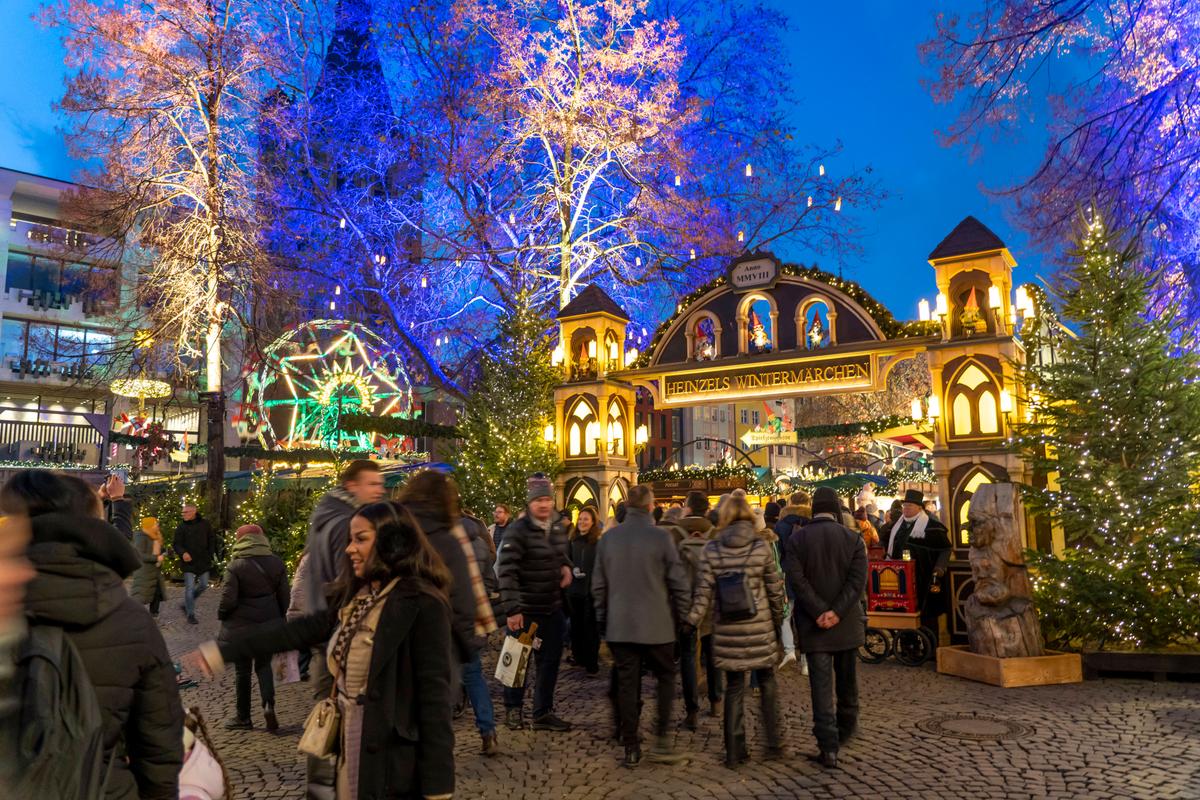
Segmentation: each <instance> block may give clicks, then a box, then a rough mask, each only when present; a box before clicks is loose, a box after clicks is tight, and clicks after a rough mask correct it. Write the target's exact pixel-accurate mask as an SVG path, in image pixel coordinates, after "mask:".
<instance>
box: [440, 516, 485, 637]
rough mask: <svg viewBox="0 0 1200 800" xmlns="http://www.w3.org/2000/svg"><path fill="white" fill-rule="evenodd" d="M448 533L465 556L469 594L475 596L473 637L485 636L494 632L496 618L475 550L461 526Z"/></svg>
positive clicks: (452, 527)
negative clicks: (469, 580) (468, 574)
mask: <svg viewBox="0 0 1200 800" xmlns="http://www.w3.org/2000/svg"><path fill="white" fill-rule="evenodd" d="M450 533H451V534H452V535H453V536H454V538H455V539H456V540H458V544H459V546H461V547H462V549H463V552H464V553H466V554H467V571H468V572H469V573H470V574H471V594H472V595H474V596H475V635H476V636H487V635H488V634H489V633H491V632H492V631H494V630H496V628H497V625H496V617H495V615H494V614H492V601H491V600H489V599H488V594H487V589H485V588H484V586H483V574H482V573H480V571H479V562H477V561H476V560H475V548H474V547H472V546H471V537H470V536H468V535H467V532H466V531H465V530H463V526H462V525H457V524H456V525H452V526H451V527H450Z"/></svg>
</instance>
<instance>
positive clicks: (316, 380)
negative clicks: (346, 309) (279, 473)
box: [247, 320, 413, 450]
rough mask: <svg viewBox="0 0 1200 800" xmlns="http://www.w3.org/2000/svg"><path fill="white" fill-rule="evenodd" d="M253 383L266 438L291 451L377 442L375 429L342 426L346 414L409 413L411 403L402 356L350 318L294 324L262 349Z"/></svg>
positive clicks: (250, 391)
mask: <svg viewBox="0 0 1200 800" xmlns="http://www.w3.org/2000/svg"><path fill="white" fill-rule="evenodd" d="M248 382H249V386H248V392H247V395H248V397H249V398H250V403H249V405H250V406H251V407H252V408H253V409H254V410H255V412H256V416H257V417H258V420H257V422H258V431H259V434H260V436H261V438H263V439H264V442H265V443H266V444H268V445H273V446H278V447H281V448H283V449H285V450H296V449H303V448H314V447H328V448H331V449H339V448H354V449H367V448H372V447H374V446H375V442H374V439H375V435H374V434H371V433H355V432H346V431H342V430H341V429H340V426H339V423H340V421H341V418H342V417H343V416H345V415H347V414H371V415H373V416H377V417H409V416H411V414H412V409H413V403H412V383H411V382H410V380H409V377H408V373H407V371H406V370H405V369H404V365H403V364H402V362H401V361H400V357H399V355H398V354H397V353H396V352H395V350H393V349H392V348H391V347H389V346H388V344H387V343H386V342H385V341H384V340H383V339H382V338H381V337H380V336H379V335H378V334H376V333H375V332H373V331H371V330H370V329H369V328H367V327H365V326H363V325H360V324H358V323H357V322H350V321H347V320H315V321H312V322H306V323H304V324H302V325H299V326H297V327H295V328H293V329H291V330H289V331H288V332H287V333H285V334H283V335H282V336H280V337H279V338H278V339H276V340H275V341H274V342H272V343H271V345H270V346H269V347H267V349H266V350H265V351H264V352H263V362H262V365H261V366H260V367H259V369H258V370H257V371H255V372H254V373H252V374H251V375H250V376H249V378H248ZM391 447H393V448H394V447H396V443H391Z"/></svg>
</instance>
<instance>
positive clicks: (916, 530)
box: [879, 489, 951, 637]
mask: <svg viewBox="0 0 1200 800" xmlns="http://www.w3.org/2000/svg"><path fill="white" fill-rule="evenodd" d="M924 499H925V495H923V494H922V493H921V492H920V491H918V490H916V489H909V490H908V491H906V492H905V493H904V503H903V504H902V505H901V506H900V518H899V519H898V520H896V522H895V523H894V524H893V525H892V527H891V528H889V529H887V530H882V531H880V532H879V539H880V542H881V543H882V544H883V545H884V547H886V548H887V556H888V558H892V559H901V558H904V551H905V550H907V551H909V553H910V554H911V555H912V559H913V561H914V562H916V567H917V569H916V572H917V577H916V580H917V587H916V588H917V608H918V609H920V611H921V624H922V625H924V626H925V627H927V628H929V630H931V631H932V632H933V635H934V637H937V635H938V627H939V618H940V617H941V616H942V614H945V613H946V610H947V608H948V607H949V606H948V603H947V602H946V600H947V595H948V594H949V593H948V592H947V591H946V567H947V565H948V564H949V563H950V549H951V544H950V533H949V531H947V530H946V526H945V525H943V524H942V523H941V522H940V521H939V520H938V519H937V517H931V516H930V515H929V513H928V512H927V511H925V509H924V508H923V507H922V506H923V501H924Z"/></svg>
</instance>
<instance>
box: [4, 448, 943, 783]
mask: <svg viewBox="0 0 1200 800" xmlns="http://www.w3.org/2000/svg"><path fill="white" fill-rule="evenodd" d="M525 488H526V505H525V508H524V509H521V510H519V511H517V513H513V510H512V509H510V508H509V507H508V506H505V505H497V506H496V507H495V509H494V511H493V523H494V524H492V525H491V526H489V527H485V526H484V524H483V523H482V522H481V521H480V520H478V519H477V518H475V517H474V516H472V515H470V514H469V513H467V512H466V511H464V510H463V509H462V508H461V505H460V501H459V496H458V491H457V487H456V485H455V483H454V480H453V478H452V477H450V476H449V475H447V474H445V473H442V472H437V471H433V470H426V471H422V472H419V473H417V474H415V475H413V476H411V477H410V478H409V480H408V481H407V483H406V484H405V485H404V487H403V488H402V490H401V491H400V493H399V495H398V496H397V497H396V498H395V499H386V498H385V495H386V490H385V486H384V476H383V474H382V473H381V472H380V470H379V467H378V465H377V464H376V463H375V462H372V461H368V460H361V461H354V462H352V463H351V464H349V466H347V467H346V468H345V469H344V471H343V472H342V473H341V475H340V481H339V486H338V487H337V488H336V489H334V490H333V491H331V492H329V493H328V495H327V496H325V497H323V498H322V499H321V500H320V502H319V503H318V504H317V506H316V508H315V510H314V512H313V514H312V517H311V520H310V525H309V530H308V538H307V541H306V546H305V550H304V553H303V556H302V557H301V559H300V561H299V563H298V565H297V568H296V571H295V574H294V575H293V576H292V580H291V581H289V578H288V574H287V568H286V566H285V564H284V562H283V561H282V560H281V559H280V558H279V557H278V556H277V555H276V554H275V553H274V552H272V549H271V545H270V540H269V538H268V534H269V533H270V532H269V531H264V530H263V528H262V527H261V526H260V525H258V524H246V525H243V526H241V527H240V528H238V529H237V531H236V536H235V538H234V540H233V544H232V547H231V548H230V551H229V552H228V553H227V554H225V555H226V556H227V561H226V563H225V564H224V570H223V575H222V577H221V581H220V584H219V589H220V593H221V597H220V602H219V604H218V605H217V617H218V619H219V621H220V631H219V635H218V636H217V638H216V640H215V641H211V642H207V643H205V644H203V645H201V646H200V648H199V649H198V650H196V651H195V652H193V653H189V654H187V655H186V656H185V657H183V659H182V661H183V669H184V670H187V671H192V672H194V673H196V674H197V675H198V676H204V677H212V676H214V675H216V674H218V673H220V672H222V671H223V670H225V669H230V668H231V669H233V670H234V672H235V675H236V678H235V690H236V691H235V709H234V714H233V716H232V717H230V718H229V719H228V720H226V722H225V726H226V727H227V728H230V729H234V730H249V729H253V728H254V727H255V725H256V724H257V721H258V720H257V717H256V715H255V713H254V712H253V709H252V702H251V701H252V694H253V687H252V684H253V682H254V679H255V678H257V684H258V695H259V701H260V712H259V716H261V719H262V724H263V726H264V728H265V729H266V730H267V731H268V732H276V731H277V730H278V720H277V716H276V712H275V685H274V684H275V675H276V671H277V670H278V669H279V665H278V663H273V661H278V659H280V658H281V656H282V658H283V663H284V665H285V668H286V665H287V664H289V663H291V665H292V667H293V668H294V670H295V672H296V673H297V674H298V675H299V676H302V677H303V678H304V679H306V680H308V681H309V685H310V686H311V687H312V690H313V703H314V707H313V709H312V713H311V714H309V717H308V720H307V721H306V723H305V730H304V734H303V736H302V738H301V740H300V746H301V749H302V751H304V752H305V753H307V765H306V778H307V781H308V784H309V789H308V793H307V796H309V797H327V798H335V799H336V800H358V798H363V799H364V800H365V798H370V797H384V796H387V797H412V798H449V797H451V796H452V795H453V792H454V772H455V771H454V732H453V728H454V716H455V713H456V710H465V706H466V705H469V706H470V708H471V711H472V713H473V715H474V722H475V727H476V729H477V730H478V732H479V736H480V752H481V754H482V755H483V756H485V757H493V756H496V755H497V754H498V753H500V751H501V742H500V737H499V735H498V732H497V718H496V709H495V708H494V707H493V700H492V686H493V685H494V684H493V681H491V680H489V678H488V677H487V676H486V675H485V673H484V655H485V653H486V652H487V651H488V649H489V648H492V649H496V648H498V646H499V645H500V643H501V642H500V641H498V640H497V638H496V637H494V636H492V634H493V633H494V632H496V631H498V630H500V629H503V630H504V634H505V635H507V636H510V637H522V636H526V637H527V635H528V633H529V632H531V631H536V639H537V640H538V641H537V642H536V646H535V648H534V649H533V652H532V656H531V659H530V660H531V662H532V663H531V666H530V672H531V673H532V680H531V681H528V683H530V684H531V685H532V697H531V700H530V702H529V703H528V704H527V703H526V699H525V694H526V691H525V685H524V684H523V683H520V682H518V683H517V684H516V685H513V686H504V687H502V691H501V692H500V695H501V696H502V698H503V704H504V717H503V722H504V725H505V727H507V728H508V729H511V730H524V729H532V730H533V731H545V732H550V733H554V732H564V731H569V730H571V729H572V723H571V722H569V721H568V720H565V719H563V718H562V717H560V716H559V715H558V714H557V713H556V711H555V698H556V691H557V683H558V676H559V671H560V669H561V667H562V665H563V662H564V653H565V652H567V651H569V654H570V655H569V656H568V657H567V660H569V661H570V662H571V663H573V664H574V665H575V666H577V667H578V668H579V669H580V670H582V672H583V674H585V675H587V676H596V675H597V674H598V673H599V672H600V670H601V668H602V666H603V661H604V660H603V659H602V657H601V656H602V652H603V651H604V650H605V649H607V652H608V654H609V655H610V656H611V664H612V666H611V671H610V677H609V688H608V693H609V696H610V698H611V701H612V709H613V721H614V733H615V737H616V739H617V740H618V741H619V742H620V744H621V745H622V747H623V750H624V758H623V763H624V765H625V766H627V767H630V768H634V767H637V766H638V765H639V764H640V763H641V762H642V760H643V751H642V744H643V742H642V739H641V733H640V730H641V728H640V716H641V707H642V698H641V688H642V678H643V675H645V674H649V675H651V676H652V677H653V680H654V683H655V687H656V688H655V719H654V720H653V738H652V740H651V742H650V745H649V748H648V752H647V753H646V754H645V758H646V760H648V761H651V762H659V763H675V762H678V761H681V760H684V759H687V758H688V757H689V754H686V753H680V752H677V751H676V750H675V748H674V745H673V737H672V736H671V735H670V730H671V726H672V724H673V721H674V717H673V709H674V706H675V701H676V695H677V693H678V692H679V690H680V689H681V693H682V697H683V703H684V712H685V713H684V718H683V723H682V724H683V725H684V726H685V727H686V728H688V729H690V730H696V729H697V728H698V726H699V724H700V723H699V716H700V713H701V711H702V710H703V708H702V705H701V703H702V700H703V699H705V698H706V699H707V701H708V707H707V713H708V714H710V715H711V716H712V717H716V718H721V720H722V724H723V732H724V760H725V764H726V766H727V767H729V768H730V769H737V768H738V767H740V766H741V765H742V764H744V763H746V762H747V761H749V760H750V758H751V753H750V751H749V749H748V747H747V736H746V722H745V711H744V706H745V702H746V699H745V698H746V695H747V693H748V690H747V687H748V686H749V687H752V688H753V689H754V693H755V694H756V695H757V700H758V702H759V704H760V705H761V715H760V724H761V725H762V728H763V734H764V739H765V740H766V745H767V746H766V750H765V751H764V752H763V753H762V754H761V757H762V758H763V759H764V760H777V759H783V758H785V757H787V751H786V749H785V744H786V740H787V736H786V735H785V733H786V731H785V727H786V726H785V722H784V719H783V716H782V712H781V703H780V698H779V691H780V689H779V683H778V680H777V673H778V671H779V670H781V669H785V668H788V667H789V666H790V665H792V664H797V661H799V663H798V666H797V667H796V668H797V669H801V670H804V671H805V673H806V674H807V675H808V676H809V685H810V691H811V702H812V716H813V734H814V736H815V739H816V742H817V751H816V752H815V753H814V754H813V755H812V758H813V759H814V760H815V761H816V762H817V763H819V764H820V765H822V766H824V767H826V768H836V767H837V766H838V752H839V748H840V746H841V745H842V744H844V743H845V742H846V741H847V740H848V739H849V738H851V737H853V736H854V735H855V734H856V731H857V722H858V690H857V678H856V666H857V651H858V648H859V647H860V646H861V645H862V643H863V638H864V630H865V625H866V621H865V601H864V594H865V586H866V577H867V558H868V550H869V549H878V550H879V551H880V552H882V553H886V555H887V556H888V557H892V558H912V559H913V560H915V561H916V570H917V574H918V585H919V587H924V588H923V589H922V591H921V595H922V596H921V601H922V609H923V614H924V615H927V616H926V618H927V619H928V620H931V621H932V622H933V624H934V625H936V614H938V613H940V612H939V602H940V603H943V604H944V602H945V595H946V593H945V592H941V591H940V586H941V581H942V580H943V576H944V575H945V571H946V566H947V560H948V557H949V552H950V542H949V540H948V538H947V535H946V529H945V527H944V526H942V525H941V523H940V522H939V521H938V520H937V518H936V515H932V514H930V513H928V512H927V511H926V510H925V509H924V508H923V497H922V496H921V495H920V493H919V492H909V493H908V494H906V496H905V498H904V500H903V501H898V502H897V503H896V504H895V505H894V506H893V508H891V509H889V510H888V512H887V515H886V517H885V516H883V515H880V514H879V511H878V509H877V508H876V507H875V505H874V503H873V502H866V503H862V504H861V506H860V507H859V508H858V509H856V510H855V511H851V509H850V508H848V507H847V506H846V504H845V503H844V502H843V501H842V499H841V498H839V496H838V495H837V494H836V493H835V492H834V491H833V490H831V489H825V488H820V489H817V490H816V491H815V492H814V493H813V494H812V496H811V497H810V496H809V495H808V494H807V493H805V492H796V493H795V494H793V495H791V496H790V497H789V498H788V499H787V502H768V503H766V504H765V505H764V506H763V508H761V509H758V508H754V507H752V506H751V503H750V502H749V499H748V498H747V497H746V495H745V493H744V492H741V491H735V492H733V493H731V494H729V495H726V496H722V497H721V498H720V501H719V502H718V503H717V504H716V506H715V507H711V508H710V503H709V498H708V497H707V496H706V495H704V494H703V493H700V492H692V493H691V494H689V495H688V496H687V498H686V500H685V501H684V502H682V503H678V504H671V505H670V507H666V508H664V507H663V504H660V503H659V502H658V501H657V500H656V498H655V497H654V494H653V492H652V490H651V489H650V487H649V486H645V485H638V486H633V487H631V488H630V490H629V492H628V497H627V498H626V500H625V502H624V503H622V504H620V505H619V506H617V507H616V508H615V509H614V510H613V514H612V515H611V516H609V517H608V518H607V519H605V518H603V517H602V515H601V514H600V512H599V511H598V510H597V509H596V508H594V507H587V508H583V509H580V510H578V511H577V513H576V514H575V515H574V516H575V518H574V519H572V518H571V516H570V515H568V514H566V513H564V512H561V511H559V510H557V509H556V508H555V502H554V487H553V484H552V482H551V480H550V479H549V478H547V477H546V476H544V475H540V474H537V475H533V476H531V477H530V478H529V479H528V481H527V484H526V487H525ZM132 506H133V504H132V503H131V502H130V501H129V500H128V499H127V498H126V496H125V487H124V484H123V483H122V481H121V479H120V478H119V477H116V476H113V477H111V478H110V479H109V480H108V481H107V482H106V483H105V484H104V486H103V487H101V488H100V490H99V491H96V490H93V489H92V488H91V487H90V486H88V485H87V484H86V483H85V482H84V481H82V480H80V479H79V478H76V477H72V476H70V475H65V474H59V473H52V472H48V471H42V470H26V471H22V472H20V473H17V474H16V475H15V476H14V477H12V478H10V479H9V481H8V482H7V483H6V484H5V485H4V487H3V489H2V490H0V511H2V512H3V514H4V519H3V523H2V525H3V527H0V651H2V652H4V653H6V654H8V655H7V656H6V657H4V658H0V746H2V747H4V748H6V749H5V750H4V751H3V752H4V754H5V755H7V754H8V753H9V752H11V753H12V754H13V757H12V758H4V759H0V764H3V767H2V768H0V789H2V788H5V785H6V784H7V783H11V784H13V786H14V787H15V788H14V790H13V794H12V795H11V796H17V797H30V798H33V797H38V798H42V797H57V796H64V797H65V796H68V794H69V795H70V796H72V797H105V798H110V799H120V800H124V799H125V798H155V799H157V798H164V799H165V798H168V797H170V798H176V797H181V796H182V797H188V796H196V797H220V796H222V792H223V791H225V790H227V788H228V787H222V786H221V785H215V786H214V785H206V784H205V782H206V781H207V782H208V784H212V783H213V781H214V777H213V776H214V774H219V773H220V766H219V763H218V762H216V760H215V759H211V758H209V759H207V760H205V759H204V758H203V757H202V756H203V755H204V754H205V752H206V750H207V748H208V747H211V743H210V742H206V731H205V730H204V726H203V724H197V723H196V721H195V720H193V719H191V718H188V719H187V720H186V721H185V715H184V711H183V706H182V705H181V702H180V695H179V688H178V687H179V684H178V680H179V678H178V677H177V671H178V670H177V667H176V665H175V664H173V663H172V660H171V658H170V656H169V655H168V652H167V647H166V644H165V643H164V640H163V637H162V635H161V633H160V631H159V629H158V627H157V625H156V624H155V622H154V617H155V616H157V614H158V613H159V608H160V606H161V604H162V603H163V602H164V601H165V600H166V594H167V592H166V582H165V580H164V576H163V573H162V563H163V559H164V555H165V554H166V551H167V545H166V544H165V543H164V536H163V533H162V531H161V530H160V529H159V524H158V521H157V520H155V519H153V518H148V517H147V518H143V519H142V520H141V522H140V525H136V526H135V524H134V518H135V513H134V509H133V507H132ZM170 548H171V550H172V551H173V552H174V553H175V554H176V555H177V556H178V557H179V560H180V565H181V567H182V570H183V574H184V591H183V597H182V604H181V609H182V610H183V612H184V614H185V615H186V619H187V621H188V622H189V623H193V624H195V623H197V622H198V619H197V610H196V600H197V598H198V597H199V596H200V595H201V594H203V592H204V591H206V589H207V588H208V586H209V578H210V574H211V573H212V571H213V569H214V567H215V565H216V560H217V555H218V538H217V535H216V533H215V531H214V529H213V526H212V525H211V524H210V523H209V522H208V521H207V520H205V519H204V518H203V517H202V516H201V515H200V514H199V511H198V509H197V508H196V507H195V506H193V505H185V506H184V507H183V522H182V524H181V525H180V526H179V528H178V530H176V531H174V536H173V537H172V541H171V544H170ZM127 579H128V580H127ZM535 626H536V627H535ZM935 630H936V628H935ZM797 654H800V656H802V658H799V659H798V657H797ZM289 656H290V659H291V661H290V662H289V660H288V659H289ZM46 664H50V665H51V666H52V667H53V669H46V668H44V666H45V665H46ZM55 681H58V682H59V684H60V685H58V686H56V687H55V686H51V685H50V684H53V683H54V682H55ZM67 685H69V686H70V687H72V688H73V689H74V691H73V692H64V691H59V690H61V689H62V688H63V686H67ZM56 691H57V692H58V693H57V694H55V692H56ZM30 692H33V693H34V695H36V696H34V697H32V699H31V694H30ZM38 693H41V694H38ZM42 695H44V696H45V697H51V696H52V697H53V700H52V702H51V705H52V706H55V707H51V708H40V709H38V708H35V707H36V706H37V705H38V702H39V701H40V699H41V698H42ZM47 702H50V701H47ZM68 703H69V704H70V705H69V707H67V706H64V707H61V708H60V707H58V706H63V704H68ZM527 708H528V712H529V714H528V716H526V710H527ZM64 717H66V718H77V721H78V724H76V725H73V726H69V727H70V728H71V730H69V731H65V732H64V731H58V730H56V729H55V728H54V726H55V724H56V722H55V719H56V718H59V719H61V718H64ZM60 727H61V725H60ZM31 731H32V732H34V733H37V734H39V735H38V736H31V735H30V733H31ZM89 736H90V737H91V738H90V739H89ZM35 740H36V741H35ZM47 743H49V744H47ZM198 754H199V755H198ZM72 755H79V756H80V757H81V758H82V763H84V764H85V767H84V768H81V770H80V772H79V774H78V775H76V776H75V777H66V778H64V777H63V775H62V774H61V773H62V771H61V770H60V771H58V773H56V772H55V770H53V768H52V766H51V765H52V762H53V761H54V760H55V759H59V758H63V757H71V756H72ZM210 755H211V754H210ZM214 765H215V767H214ZM218 783H220V782H218ZM189 786H191V787H192V792H193V793H192V794H190V795H189V794H188V791H189V790H188V787H189ZM181 790H182V792H183V793H182V794H181ZM5 796H10V795H8V794H5Z"/></svg>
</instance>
